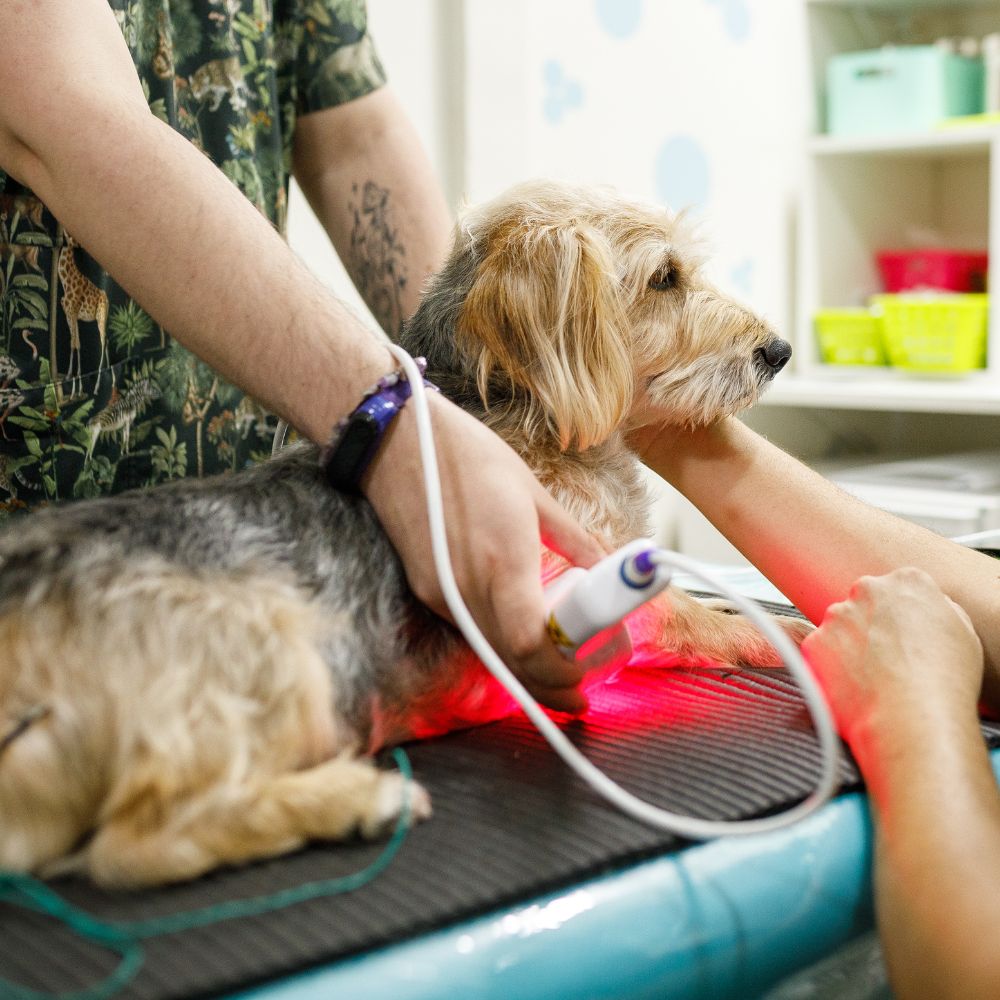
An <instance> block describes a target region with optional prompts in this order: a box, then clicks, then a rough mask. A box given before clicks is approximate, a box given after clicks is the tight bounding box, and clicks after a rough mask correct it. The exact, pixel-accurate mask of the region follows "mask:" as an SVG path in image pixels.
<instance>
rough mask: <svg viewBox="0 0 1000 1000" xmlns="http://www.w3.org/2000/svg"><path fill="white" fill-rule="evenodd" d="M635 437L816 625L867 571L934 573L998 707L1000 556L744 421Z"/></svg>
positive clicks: (646, 455) (657, 467) (649, 458)
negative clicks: (970, 545) (897, 509)
mask: <svg viewBox="0 0 1000 1000" xmlns="http://www.w3.org/2000/svg"><path fill="white" fill-rule="evenodd" d="M632 443H633V446H634V447H636V448H637V450H638V452H639V454H640V455H641V456H642V458H643V460H644V461H645V462H646V464H647V465H648V466H649V467H650V468H651V469H653V471H654V472H656V473H658V474H659V475H661V476H662V477H663V478H664V479H666V480H667V482H669V483H670V484H671V485H673V486H674V487H676V488H677V489H678V490H679V491H680V492H681V493H683V494H684V495H685V496H686V497H687V498H688V499H689V500H691V502H692V503H694V504H695V506H696V507H698V508H699V509H700V510H701V511H702V512H703V513H704V514H705V516H706V517H707V518H708V519H709V520H710V521H711V522H712V523H713V524H714V525H715V527H716V528H718V529H719V530H720V531H721V532H722V533H723V534H724V535H725V536H726V537H727V538H728V539H729V540H730V541H731V542H732V543H733V544H734V545H735V546H736V547H737V548H738V549H739V550H740V551H741V552H742V553H743V554H744V555H745V556H746V557H747V559H749V560H750V562H751V563H753V564H754V565H755V566H757V567H758V568H759V569H760V570H761V572H762V573H764V575H765V576H767V577H768V579H770V580H771V581H772V582H773V583H774V584H775V585H776V586H777V587H778V588H779V589H780V590H781V591H782V592H783V593H784V594H785V595H786V596H787V597H788V598H789V600H791V601H793V602H794V603H795V605H796V606H797V607H798V608H800V609H801V610H802V611H803V613H805V614H806V615H808V617H809V618H810V619H811V620H812V621H813V622H819V621H820V620H821V619H822V617H823V614H824V612H825V611H826V609H827V607H828V606H829V605H830V604H832V603H833V602H834V601H839V600H842V599H843V597H844V596H845V595H846V594H847V592H848V591H849V590H850V588H851V585H852V584H853V583H854V581H855V580H857V579H858V578H859V577H861V576H864V575H871V576H879V575H881V574H884V573H888V572H890V571H891V570H894V569H898V568H900V567H902V566H917V567H919V568H921V569H923V570H924V571H926V572H927V573H929V574H930V575H931V576H932V577H933V578H934V580H935V581H936V582H937V584H938V586H940V587H941V588H942V590H944V592H945V593H946V594H948V596H949V597H951V598H952V600H954V601H956V602H957V603H958V604H960V605H961V606H962V607H963V608H964V609H965V610H966V612H968V614H969V616H970V617H971V619H972V621H973V623H974V625H975V627H976V629H977V631H978V632H979V635H980V637H981V638H982V641H983V644H984V646H985V649H986V663H987V674H986V683H985V685H984V692H983V693H984V696H985V697H987V699H988V700H989V701H990V702H991V703H992V704H993V706H994V707H1000V562H997V561H996V560H993V559H990V558H989V557H988V556H985V555H982V554H981V553H977V552H974V551H972V550H971V549H967V548H965V547H963V546H960V545H957V544H955V543H954V542H951V541H949V540H948V539H945V538H942V537H941V536H939V535H935V534H934V533H933V532H931V531H927V530H926V529H924V528H922V527H920V526H919V525H915V524H913V523H911V522H909V521H904V520H902V519H900V518H897V517H894V516H893V515H891V514H888V513H886V512H885V511H881V510H878V509H876V508H874V507H870V506H868V505H867V504H864V503H862V502H861V501H860V500H857V499H856V498H854V497H852V496H850V495H848V494H847V493H845V492H844V491H843V490H841V489H840V488H839V487H837V486H835V485H834V484H833V483H831V482H830V481H829V480H827V479H824V478H823V477H822V476H820V475H819V474H818V473H816V472H814V471H812V470H811V469H809V468H808V467H806V466H805V465H803V464H802V463H801V462H799V461H797V460H796V459H794V458H792V457H791V456H790V455H788V454H786V453H785V452H783V451H782V450H781V449H780V448H777V447H775V446H774V445H772V444H770V443H769V442H768V441H766V440H765V439H764V438H762V437H761V436H760V435H759V434H756V433H755V432H754V431H752V430H750V428H748V427H747V426H746V425H744V424H742V423H741V422H740V421H738V420H736V419H727V420H723V421H721V422H720V423H718V424H716V425H713V426H712V427H707V428H702V429H699V430H697V431H693V432H686V431H682V430H676V429H673V428H669V429H668V428H652V427H649V428H643V429H642V430H639V431H636V432H635V433H634V435H633V438H632Z"/></svg>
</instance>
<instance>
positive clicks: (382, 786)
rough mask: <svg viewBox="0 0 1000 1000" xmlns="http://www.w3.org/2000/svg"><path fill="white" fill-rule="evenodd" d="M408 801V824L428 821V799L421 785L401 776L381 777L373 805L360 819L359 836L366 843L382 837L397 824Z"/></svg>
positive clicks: (429, 812)
mask: <svg viewBox="0 0 1000 1000" xmlns="http://www.w3.org/2000/svg"><path fill="white" fill-rule="evenodd" d="M407 802H408V803H409V815H410V822H411V823H419V822H420V821H421V820H425V819H429V818H430V815H431V812H432V810H431V797H430V795H429V794H428V792H427V789H426V788H424V786H423V785H421V784H419V783H418V782H416V781H413V780H412V779H407V778H405V777H403V775H401V774H394V773H391V772H390V773H383V774H381V775H380V777H379V782H378V787H377V789H376V790H375V795H374V796H373V797H372V802H371V804H370V806H369V807H368V809H367V810H366V811H365V812H364V813H363V814H362V817H361V823H360V824H359V830H360V831H361V836H362V837H365V838H366V839H368V840H375V839H376V838H378V837H382V836H384V835H385V834H386V833H388V832H389V831H390V830H391V829H392V828H393V827H394V826H395V825H396V822H397V820H398V819H399V817H400V814H401V813H402V812H403V807H404V804H406V803H407Z"/></svg>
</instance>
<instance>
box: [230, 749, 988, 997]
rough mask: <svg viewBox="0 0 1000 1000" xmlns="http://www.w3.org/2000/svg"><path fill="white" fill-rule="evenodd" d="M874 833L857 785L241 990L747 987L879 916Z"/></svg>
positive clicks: (648, 993) (772, 978) (567, 992)
mask: <svg viewBox="0 0 1000 1000" xmlns="http://www.w3.org/2000/svg"><path fill="white" fill-rule="evenodd" d="M991 759H992V764H993V769H994V772H995V773H996V774H997V776H998V778H1000V750H997V751H993V753H992V755H991ZM872 848H873V835H872V826H871V820H870V816H869V811H868V802H867V799H866V797H865V796H864V795H863V794H861V793H852V794H848V795H843V796H840V797H838V798H836V799H834V800H833V801H832V802H830V803H829V804H827V805H826V806H824V807H823V808H822V809H820V810H819V811H818V812H816V813H814V814H813V815H812V816H810V817H808V818H807V819H805V820H803V821H802V822H800V823H798V824H796V825H795V826H792V827H789V828H788V829H787V830H782V831H779V832H776V833H771V834H766V835H762V836H754V837H741V838H732V839H725V840H717V841H713V842H711V843H707V844H699V845H695V846H692V847H688V848H686V849H684V850H682V851H679V852H677V853H675V854H670V855H666V856H664V857H661V858H655V859H653V860H650V861H645V862H642V863H639V864H636V865H632V866H630V867H627V868H624V869H621V870H618V871H615V872H613V873H609V874H607V875H603V876H601V877H598V878H593V879H590V880H587V881H584V882H581V883H579V884H577V885H574V886H571V887H569V888H566V889H564V890H562V891H560V892H555V893H552V894H549V895H546V896H543V897H540V898H538V899H536V900H534V901H531V902H529V903H525V904H521V905H519V906H517V907H514V908H511V909H507V910H504V911H502V912H499V913H495V914H491V915H488V916H484V917H479V918H477V919H474V920H470V921H466V922H463V923H461V924H459V925H457V926H455V927H450V928H447V929H445V930H442V931H439V932H436V933H433V934H428V935H425V936H423V937H420V938H417V939H414V940H412V941H407V942H404V943H401V944H398V945H394V946H391V947H387V948H383V949H381V950H379V951H376V952H371V953H368V954H366V955H362V956H359V957H357V958H353V959H349V960H345V961H343V962H340V963H337V964H336V965H331V966H326V967H323V968H320V969H315V970H312V971H309V972H305V973H301V974H299V975H296V976H293V977H291V978H286V979H283V980H280V981H278V982H276V983H272V984H269V985H267V986H263V987H259V988H256V989H252V990H249V991H244V992H241V993H239V994H234V995H232V998H231V1000H318V998H320V997H322V998H328V997H345V998H348V997H350V998H354V997H363V998H365V1000H443V998H454V997H462V998H463V1000H469V998H483V1000H501V998H503V1000H552V998H554V997H558V998H559V1000H577V998H579V1000H583V998H586V1000H640V998H642V1000H646V998H653V997H658V998H662V997H665V996H669V997H671V998H712V1000H725V998H729V997H732V998H737V997H738V998H741V1000H745V998H748V997H753V996H755V995H756V994H758V993H760V992H761V991H763V990H764V989H766V988H767V987H768V986H769V985H771V984H773V983H775V982H776V981H778V980H779V979H781V978H782V977H784V976H786V975H790V974H791V973H792V972H794V971H796V970H797V969H800V968H802V967H803V966H805V965H808V964H809V963H811V962H813V961H816V960H818V959H819V958H821V957H822V956H824V955H826V954H829V953H830V952H831V951H833V950H835V949H836V948H838V947H839V946H840V945H842V944H845V943H846V942H848V941H849V940H850V939H851V938H853V937H854V936H856V935H857V934H858V933H860V932H862V931H864V930H867V929H869V928H870V927H871V926H872V921H873V911H872V893H871V860H872ZM404 850H405V848H404Z"/></svg>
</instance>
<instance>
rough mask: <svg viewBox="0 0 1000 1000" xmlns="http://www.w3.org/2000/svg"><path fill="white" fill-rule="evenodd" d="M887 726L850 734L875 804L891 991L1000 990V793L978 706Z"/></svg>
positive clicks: (881, 919)
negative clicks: (997, 935)
mask: <svg viewBox="0 0 1000 1000" xmlns="http://www.w3.org/2000/svg"><path fill="white" fill-rule="evenodd" d="M939 714H940V713H938V715H939ZM882 734H883V735H882V736H881V737H878V736H870V737H865V736H862V737H860V738H856V739H855V740H854V741H853V746H854V749H855V754H856V756H857V757H858V760H859V763H860V764H861V767H862V770H863V772H864V773H865V777H866V782H867V785H868V789H869V793H870V795H871V800H872V804H873V811H874V819H875V827H876V838H877V839H876V863H875V884H876V907H877V915H878V924H879V931H880V934H881V938H882V944H883V949H884V952H885V956H886V962H887V965H888V967H889V971H890V978H891V980H892V985H893V990H894V995H895V996H897V997H899V998H900V1000H913V998H917V997H928V998H931V997H933V998H934V1000H948V998H950V997H955V998H965V997H987V996H1000V952H998V951H997V949H996V946H995V942H994V940H993V931H994V930H995V928H997V927H998V926H1000V895H998V894H997V887H998V886H1000V795H998V793H997V788H996V783H995V780H994V777H993V772H992V770H991V768H990V764H989V758H988V755H987V753H986V750H985V747H984V744H983V739H982V736H981V735H980V732H979V727H978V725H977V723H976V719H975V715H974V712H973V711H972V710H971V708H970V710H969V713H968V716H967V717H966V718H963V719H955V718H954V717H950V718H940V717H938V716H937V715H935V712H934V708H933V707H932V706H931V707H928V711H927V718H913V719H911V721H910V722H909V723H907V722H906V721H905V720H903V719H901V718H900V717H899V716H898V715H897V716H896V717H894V719H893V720H892V721H891V723H887V724H886V725H885V726H883V727H882ZM929 737H931V738H929Z"/></svg>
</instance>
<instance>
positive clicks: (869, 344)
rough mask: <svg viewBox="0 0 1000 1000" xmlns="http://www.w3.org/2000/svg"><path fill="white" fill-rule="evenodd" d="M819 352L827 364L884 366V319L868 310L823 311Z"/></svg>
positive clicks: (817, 321) (817, 319) (818, 328)
mask: <svg viewBox="0 0 1000 1000" xmlns="http://www.w3.org/2000/svg"><path fill="white" fill-rule="evenodd" d="M815 324H816V339H817V340H818V342H819V353H820V357H821V358H822V359H823V361H824V362H825V363H826V364H828V365H884V364H885V363H886V357H885V349H884V347H883V344H882V319H881V317H880V316H878V315H876V314H875V313H873V312H872V311H871V310H869V309H820V311H819V312H818V313H816V316H815Z"/></svg>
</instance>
